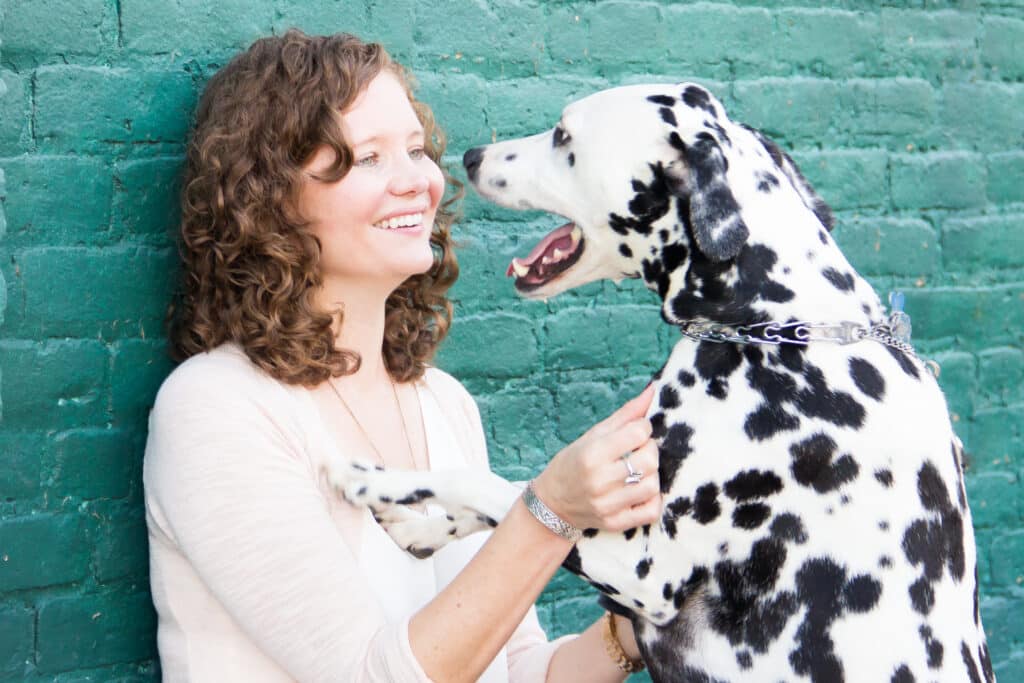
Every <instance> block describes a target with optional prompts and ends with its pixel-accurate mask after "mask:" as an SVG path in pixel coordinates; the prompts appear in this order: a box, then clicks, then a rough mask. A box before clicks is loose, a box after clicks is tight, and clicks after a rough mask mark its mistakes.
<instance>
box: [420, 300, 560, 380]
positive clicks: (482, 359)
mask: <svg viewBox="0 0 1024 683" xmlns="http://www.w3.org/2000/svg"><path fill="white" fill-rule="evenodd" d="M539 358H540V355H539V352H538V349H537V332H536V325H535V323H534V321H532V320H531V319H530V318H527V317H525V316H522V315H511V314H508V313H494V314H480V315H475V316H466V317H464V318H462V319H461V320H459V323H458V324H457V325H454V326H453V327H452V329H451V332H450V334H449V338H448V341H447V343H446V344H445V346H444V350H443V351H442V352H441V354H440V356H439V358H438V365H439V366H441V367H444V368H445V369H446V370H448V371H449V372H451V373H453V374H454V375H456V376H474V375H484V376H488V377H518V376H524V375H528V374H530V373H531V372H533V371H534V370H535V369H536V367H537V363H538V362H539Z"/></svg>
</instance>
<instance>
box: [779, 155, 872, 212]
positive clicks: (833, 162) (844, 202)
mask: <svg viewBox="0 0 1024 683" xmlns="http://www.w3.org/2000/svg"><path fill="white" fill-rule="evenodd" d="M793 159H794V160H795V161H796V162H797V164H798V165H799V166H800V170H801V171H802V172H803V174H804V175H805V176H806V177H807V179H808V180H809V181H810V182H811V184H812V185H813V186H814V188H815V189H816V190H817V191H818V194H820V195H821V196H822V197H824V198H825V200H826V201H827V202H828V203H829V205H831V206H832V208H833V209H836V210H840V211H841V210H843V209H853V208H866V207H879V206H883V205H885V204H887V203H888V201H889V177H888V166H889V157H888V154H887V153H886V152H884V151H882V150H830V151H827V152H802V153H794V154H793Z"/></svg>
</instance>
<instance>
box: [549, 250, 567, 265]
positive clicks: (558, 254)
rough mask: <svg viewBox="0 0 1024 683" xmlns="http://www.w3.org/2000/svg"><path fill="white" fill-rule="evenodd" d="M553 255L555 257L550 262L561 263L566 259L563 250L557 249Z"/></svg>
mask: <svg viewBox="0 0 1024 683" xmlns="http://www.w3.org/2000/svg"><path fill="white" fill-rule="evenodd" d="M551 254H552V255H553V256H554V258H552V259H550V261H561V260H562V259H563V258H565V252H564V251H562V250H561V249H555V250H553V251H552V252H551ZM550 261H549V262H550Z"/></svg>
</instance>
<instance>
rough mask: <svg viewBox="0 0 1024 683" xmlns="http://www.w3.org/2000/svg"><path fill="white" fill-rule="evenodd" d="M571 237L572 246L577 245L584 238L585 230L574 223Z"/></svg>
mask: <svg viewBox="0 0 1024 683" xmlns="http://www.w3.org/2000/svg"><path fill="white" fill-rule="evenodd" d="M569 237H570V238H572V246H574V247H575V246H576V245H577V244H579V243H580V239H582V238H583V231H582V230H580V226H578V225H574V226H573V228H572V232H571V233H569Z"/></svg>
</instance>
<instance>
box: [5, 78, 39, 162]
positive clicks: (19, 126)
mask: <svg viewBox="0 0 1024 683" xmlns="http://www.w3.org/2000/svg"><path fill="white" fill-rule="evenodd" d="M29 91H30V89H29V87H26V82H25V78H24V76H22V75H21V74H17V73H15V72H13V71H8V70H6V69H0V157H2V156H13V155H15V154H21V153H22V152H28V151H29V150H31V149H32V125H31V121H32V119H31V116H32V103H31V101H30V99H29Z"/></svg>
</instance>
